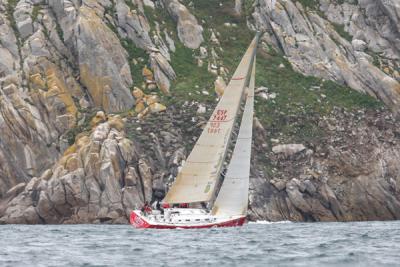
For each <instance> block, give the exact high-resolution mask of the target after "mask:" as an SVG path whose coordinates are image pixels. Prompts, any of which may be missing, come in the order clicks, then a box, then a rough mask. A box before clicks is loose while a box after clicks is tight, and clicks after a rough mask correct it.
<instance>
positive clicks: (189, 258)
mask: <svg viewBox="0 0 400 267" xmlns="http://www.w3.org/2000/svg"><path fill="white" fill-rule="evenodd" d="M0 266H146V267H152V266H218V267H222V266H400V221H394V222H355V223H285V222H282V223H266V222H264V223H263V222H258V223H250V224H247V225H245V226H243V227H238V228H213V229H205V230H204V229H203V230H201V229H199V230H139V229H134V228H133V227H131V226H129V225H118V226H116V225H33V226H32V225H3V226H0Z"/></svg>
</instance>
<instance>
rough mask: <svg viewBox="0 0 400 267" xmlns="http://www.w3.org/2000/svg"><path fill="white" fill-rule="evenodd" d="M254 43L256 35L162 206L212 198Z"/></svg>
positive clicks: (247, 72) (251, 57)
mask: <svg viewBox="0 0 400 267" xmlns="http://www.w3.org/2000/svg"><path fill="white" fill-rule="evenodd" d="M257 43H258V35H257V36H256V37H255V38H254V39H253V41H252V42H251V44H250V46H249V48H248V49H247V51H246V53H245V55H244V56H243V58H242V60H241V62H240V64H239V66H238V67H237V69H236V71H235V73H234V75H233V78H232V79H231V81H230V82H229V84H228V86H227V87H226V89H225V92H224V94H223V96H222V97H221V99H220V101H219V103H218V104H217V107H216V108H215V110H214V112H213V113H212V115H211V118H210V119H209V121H208V122H207V124H206V127H205V128H204V130H203V132H202V134H201V135H200V137H199V139H198V140H197V142H196V144H195V146H194V148H193V150H192V152H191V153H190V155H189V156H188V158H187V160H186V163H185V164H184V166H183V167H182V169H181V171H180V172H179V173H178V175H177V177H176V179H175V182H174V183H173V184H172V186H171V188H170V190H169V191H168V193H167V195H166V197H165V198H164V200H163V202H165V203H192V202H203V201H204V202H206V201H209V200H210V199H211V198H212V197H213V195H214V190H215V185H216V183H217V181H218V179H219V175H220V170H221V167H222V165H223V162H224V160H225V155H226V150H227V146H228V143H229V141H230V137H231V133H232V129H233V125H234V123H235V118H236V116H237V113H238V110H239V107H240V102H241V100H242V96H243V91H244V88H245V86H246V85H247V82H248V77H249V72H250V70H251V67H252V65H253V60H254V55H255V51H256V47H257Z"/></svg>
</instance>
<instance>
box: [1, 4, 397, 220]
mask: <svg viewBox="0 0 400 267" xmlns="http://www.w3.org/2000/svg"><path fill="white" fill-rule="evenodd" d="M399 20H400V5H399V4H398V3H397V2H396V1H394V0H393V1H372V0H371V1H370V0H362V1H361V0H359V1H351V0H348V1H335V0H320V1H317V0H313V1H306V0H302V1H281V0H276V1H275V0H256V1H240V0H236V1H233V0H224V1H220V2H215V1H178V0H158V1H150V0H125V1H124V0H121V1H120V0H83V1H74V0H62V1H52V0H48V1H41V0H20V1H17V0H8V1H6V0H0V58H1V61H0V221H1V222H3V223H103V222H107V223H126V222H127V214H128V213H129V211H130V210H131V209H133V208H135V207H136V206H140V205H142V204H143V202H144V201H145V200H151V199H152V198H154V197H157V196H159V195H162V194H163V192H164V191H165V190H166V189H167V188H168V185H169V184H170V183H171V182H172V181H173V178H174V177H175V175H176V173H177V170H178V167H179V166H180V164H181V163H182V160H184V159H185V157H186V156H187V153H188V151H190V149H191V146H192V145H193V144H194V142H195V140H196V137H197V136H198V135H199V133H200V131H201V126H202V125H203V124H204V122H205V120H206V119H207V118H208V115H209V114H210V112H211V110H212V109H213V107H214V106H215V103H216V98H217V96H218V94H221V93H222V92H223V88H224V84H225V82H226V81H228V80H229V77H230V74H231V73H232V72H233V70H234V68H235V67H236V65H237V63H238V62H239V59H240V57H241V55H242V53H243V51H244V49H245V48H246V46H247V45H248V43H249V41H250V40H251V38H252V36H253V31H254V30H256V29H259V30H262V31H263V32H264V34H263V36H262V42H261V43H260V46H259V51H258V55H257V61H258V63H257V81H256V83H257V86H258V89H257V97H256V117H257V119H256V122H255V129H254V132H255V138H254V149H253V152H254V153H253V160H252V162H253V166H252V178H251V194H250V214H249V217H250V218H251V219H267V220H295V221H336V220H340V221H345V220H377V219H385V220H386V219H387V220H389V219H398V218H399V217H400V214H399V210H400V209H399V207H400V193H399V191H398V189H397V184H398V183H399V182H400V176H399V170H398V166H399V162H400V155H399V153H398V152H397V151H398V145H399V141H400V133H399V132H398V128H399V127H398V126H399V121H398V111H399V108H400V107H399V101H400V99H399V97H400V83H399V81H400V77H399V66H400V59H399V57H400V53H399V52H400V47H399V44H400V31H399V30H400V29H399ZM382 103H383V104H382Z"/></svg>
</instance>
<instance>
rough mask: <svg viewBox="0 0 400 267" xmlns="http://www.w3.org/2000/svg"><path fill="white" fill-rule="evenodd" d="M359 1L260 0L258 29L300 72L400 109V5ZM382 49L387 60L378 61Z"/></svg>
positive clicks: (255, 17)
mask: <svg viewBox="0 0 400 267" xmlns="http://www.w3.org/2000/svg"><path fill="white" fill-rule="evenodd" d="M358 3H359V4H358V5H356V4H350V3H347V2H346V1H345V2H344V3H343V4H338V3H337V1H329V0H321V1H320V5H316V6H315V7H314V8H315V10H314V11H313V10H310V9H309V8H306V7H304V6H302V5H301V4H300V2H299V1H283V0H282V1H281V0H277V1H271V0H259V1H258V5H256V8H255V12H254V13H253V18H254V23H255V27H257V28H258V29H260V30H261V31H266V34H265V35H264V37H263V39H264V40H265V41H266V42H268V43H271V44H273V45H274V46H275V48H276V49H278V50H280V51H282V52H283V53H284V54H285V55H286V56H287V58H288V60H289V61H290V63H291V64H292V66H293V68H294V69H295V70H297V71H299V72H302V73H304V74H306V75H312V76H318V77H321V78H324V79H329V80H334V81H336V82H339V83H342V84H346V85H348V86H349V87H351V88H353V89H355V90H357V91H360V92H366V93H368V94H370V95H372V96H376V97H377V98H379V99H381V100H382V101H383V102H385V103H386V104H387V105H388V106H390V107H392V109H393V110H395V111H396V112H397V111H398V109H399V106H400V83H399V80H400V76H399V72H398V70H399V67H400V56H399V55H400V49H399V43H400V42H399V41H400V34H399V23H398V21H399V15H398V14H399V13H400V5H399V4H398V3H395V2H394V1H380V0H378V1H375V0H368V1H358ZM319 10H321V11H322V12H323V13H324V15H325V16H326V18H325V17H321V16H320V15H319V14H320V13H321V12H317V11H319ZM338 29H342V30H341V31H339V30H338ZM338 32H340V33H342V35H343V36H341V35H340V34H339V33H338ZM346 35H347V36H346ZM352 40H353V42H352ZM377 53H378V54H382V55H385V56H384V57H385V58H386V59H385V62H382V64H378V63H376V62H374V55H376V54H377ZM374 64H375V65H374ZM377 65H378V66H377ZM381 65H382V66H381ZM383 66H387V68H386V69H385V67H383ZM385 70H386V72H385ZM396 79H397V80H396Z"/></svg>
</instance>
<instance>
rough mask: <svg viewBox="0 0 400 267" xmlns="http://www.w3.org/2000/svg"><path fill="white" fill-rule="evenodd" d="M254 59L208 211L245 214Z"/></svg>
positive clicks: (222, 214) (215, 213)
mask: <svg viewBox="0 0 400 267" xmlns="http://www.w3.org/2000/svg"><path fill="white" fill-rule="evenodd" d="M255 71H256V65H255V60H254V62H253V70H252V73H251V78H250V83H249V90H248V94H247V98H246V104H245V107H244V111H243V116H242V121H241V124H240V128H239V134H238V137H237V141H236V144H235V148H234V150H233V153H232V158H231V161H230V163H229V166H228V170H227V173H226V175H225V179H224V182H223V184H222V187H221V190H220V191H219V194H218V196H217V198H216V200H215V202H214V206H213V209H212V211H211V214H213V215H220V216H235V215H246V213H247V205H248V196H249V177H250V159H251V142H252V132H253V112H254V83H255Z"/></svg>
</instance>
